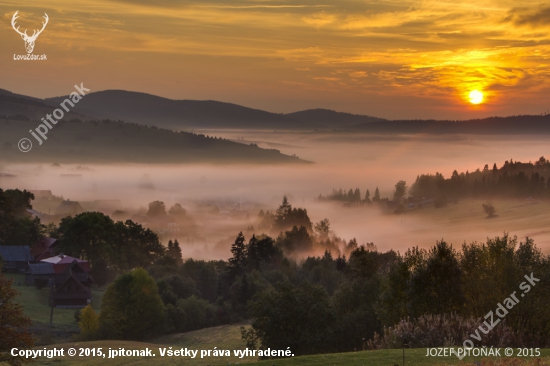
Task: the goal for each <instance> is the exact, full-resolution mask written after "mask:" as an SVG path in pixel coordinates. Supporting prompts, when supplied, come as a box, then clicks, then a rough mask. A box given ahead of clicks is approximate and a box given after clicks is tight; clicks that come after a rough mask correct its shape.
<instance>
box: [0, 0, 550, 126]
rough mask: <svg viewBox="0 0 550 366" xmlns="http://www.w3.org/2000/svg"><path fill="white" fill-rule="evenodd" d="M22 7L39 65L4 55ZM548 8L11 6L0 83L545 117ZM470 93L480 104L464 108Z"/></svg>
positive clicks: (60, 0)
mask: <svg viewBox="0 0 550 366" xmlns="http://www.w3.org/2000/svg"><path fill="white" fill-rule="evenodd" d="M114 5H116V6H114ZM16 10H19V14H20V15H21V17H20V19H19V20H18V24H19V23H20V24H21V27H22V29H23V28H28V29H33V28H35V27H36V26H37V25H40V22H41V17H42V15H43V13H44V12H46V13H47V14H48V16H49V17H50V23H49V24H48V27H47V29H46V30H45V31H44V32H43V33H42V34H41V35H40V38H39V39H38V41H37V43H36V48H35V53H36V54H40V53H45V54H47V56H48V61H47V62H43V63H26V62H16V61H14V60H13V59H10V57H11V58H13V57H12V55H13V54H21V53H24V52H25V51H24V48H23V43H22V40H21V37H19V36H18V35H17V33H15V32H14V30H13V29H12V27H11V24H10V21H11V17H12V15H13V13H14V12H15V11H16ZM548 14H550V6H549V5H548V3H547V2H545V1H542V0H532V1H530V2H529V3H528V4H525V6H522V7H518V6H517V3H516V2H514V1H512V0H499V1H497V0H476V1H475V2H474V0H464V1H463V2H460V3H456V2H454V1H448V0H442V1H432V0H426V1H421V2H416V1H412V0H365V1H360V2H359V1H355V0H340V1H335V0H333V1H322V2H321V1H320V0H295V1H291V2H290V1H289V2H283V1H281V0H263V1H258V0H223V1H222V0H204V1H200V2H197V1H183V2H174V1H170V0H136V1H130V0H72V1H69V0H52V1H50V2H47V3H45V2H44V1H42V0H40V1H39V0H29V1H28V2H25V3H24V4H22V3H21V2H20V1H15V0H5V1H4V2H3V3H2V4H0V18H2V22H0V42H1V44H2V50H3V52H0V69H1V70H3V71H4V72H3V75H2V83H0V89H7V90H10V91H12V92H15V93H20V94H26V95H31V96H35V97H52V96H57V95H62V94H64V93H66V92H67V89H70V86H71V85H74V83H75V82H76V81H75V79H83V80H82V81H87V82H88V83H89V84H90V86H91V87H92V89H93V90H94V91H99V90H105V89H125V90H134V91H141V92H146V93H150V94H156V95H160V96H163V97H168V98H172V99H215V100H221V101H225V102H231V103H237V104H241V105H245V106H248V107H253V108H259V109H264V110H268V111H271V112H293V111H297V110H303V109H309V108H329V109H335V110H339V111H344V112H351V113H357V114H367V115H374V116H379V117H385V118H445V119H446V118H471V117H475V118H477V117H480V116H482V115H485V116H488V115H512V114H540V113H541V112H544V111H546V110H547V101H546V99H547V98H546V96H547V95H549V94H550V32H549V30H550V24H549V23H548V22H547V15H548ZM88 80H89V81H88ZM473 90H478V91H481V92H482V93H484V94H485V95H484V98H483V99H482V100H481V102H480V103H483V105H484V108H464V104H465V103H468V102H470V101H471V99H472V98H469V95H468V93H469V92H471V91H473ZM497 90H498V92H495V91H497ZM488 98H490V103H487V100H488ZM475 100H477V99H475ZM396 102H397V103H398V104H399V106H400V108H394V106H395V103H396ZM472 104H475V103H472ZM478 104H479V103H478Z"/></svg>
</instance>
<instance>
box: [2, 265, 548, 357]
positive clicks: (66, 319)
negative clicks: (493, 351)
mask: <svg viewBox="0 0 550 366" xmlns="http://www.w3.org/2000/svg"><path fill="white" fill-rule="evenodd" d="M8 276H9V277H11V278H13V279H14V287H15V288H16V289H17V291H18V292H19V295H18V298H17V300H18V302H20V303H22V304H24V311H25V314H26V315H27V316H29V317H30V318H31V320H32V321H33V327H32V329H31V330H32V331H33V332H34V333H35V334H36V336H37V347H36V348H37V349H42V348H43V346H42V345H43V344H50V345H49V346H47V348H54V347H56V348H63V349H65V357H58V358H53V359H48V358H45V357H43V358H40V359H38V360H36V362H35V363H36V364H40V365H68V366H71V365H75V366H76V365H78V366H86V365H98V364H105V365H113V366H117V365H150V364H154V365H228V364H244V363H246V364H249V365H258V366H261V365H265V366H268V365H274V366H279V365H281V366H282V365H318V366H325V365H388V366H394V365H396V364H397V365H402V362H403V351H402V350H379V351H360V352H349V353H337V354H322V355H313V356H301V357H291V358H284V359H274V360H266V361H258V358H257V357H244V358H239V357H236V356H234V354H233V350H241V349H244V348H245V345H244V343H243V341H242V340H241V333H240V327H241V326H243V325H244V326H249V323H243V324H236V325H225V326H219V327H213V328H207V329H201V330H197V331H193V332H187V333H180V334H172V335H167V336H163V337H160V338H157V339H154V340H152V341H150V342H148V343H143V342H132V341H94V342H70V340H71V338H72V337H74V335H76V334H77V332H78V327H77V324H76V322H75V320H74V310H73V309H54V322H53V325H54V326H53V328H50V327H49V314H50V313H49V310H50V309H49V307H48V303H47V301H48V290H47V289H42V290H38V289H36V288H35V287H34V286H25V285H24V276H23V275H19V274H16V275H13V274H10V275H8ZM93 294H94V299H93V301H92V306H93V307H94V308H95V309H96V310H97V311H98V310H99V308H100V306H101V295H102V291H98V290H97V289H96V290H94V291H93ZM98 347H101V348H102V351H103V352H104V353H106V354H107V357H108V351H109V349H110V348H112V349H119V348H126V349H139V350H143V349H146V348H149V349H151V350H152V352H153V353H155V354H156V357H120V358H114V359H108V358H102V357H101V358H97V357H77V356H76V357H69V356H67V350H68V349H69V348H75V349H77V350H78V349H80V348H98ZM164 347H166V348H169V347H172V349H173V350H176V349H181V348H184V349H185V348H188V349H192V350H198V351H199V354H198V356H197V357H196V358H195V359H191V358H189V357H160V352H159V348H164ZM215 347H216V348H217V349H218V350H229V351H230V352H231V357H225V356H224V357H212V356H211V357H208V356H206V357H204V358H201V357H200V351H201V350H213V349H214V348H215ZM541 357H544V358H545V359H546V360H548V361H550V350H542V351H541ZM479 360H480V358H477V359H475V358H473V357H470V358H465V359H464V361H467V363H460V362H459V360H458V358H456V357H454V356H453V357H445V358H443V357H426V349H425V348H424V349H406V350H405V365H418V366H429V365H434V366H436V365H458V364H465V365H471V364H472V363H471V362H472V361H479Z"/></svg>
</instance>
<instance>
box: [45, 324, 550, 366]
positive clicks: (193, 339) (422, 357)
mask: <svg viewBox="0 0 550 366" xmlns="http://www.w3.org/2000/svg"><path fill="white" fill-rule="evenodd" d="M239 327H240V326H239V325H231V326H221V327H214V328H208V329H202V330H199V331H194V332H188V333H183V334H177V335H172V336H166V337H162V338H159V339H157V340H154V341H151V342H149V343H140V342H129V341H96V342H76V343H66V344H59V345H56V347H58V348H61V347H62V348H63V349H65V354H66V353H67V350H68V349H69V348H71V347H72V348H75V349H77V350H78V349H80V348H97V347H102V351H103V352H108V350H109V348H112V349H118V348H121V347H123V348H126V349H146V348H149V349H151V350H152V352H153V353H155V354H156V356H155V357H120V358H114V359H108V358H107V357H108V356H106V358H97V357H95V358H94V357H77V356H75V357H68V356H65V357H58V358H53V359H46V358H42V359H39V360H38V361H37V362H36V363H37V364H39V365H67V366H71V365H82V366H86V365H98V364H105V365H113V366H119V365H151V364H152V365H212V366H213V365H220V366H221V365H228V364H231V365H234V364H237V363H238V364H248V365H256V366H268V365H269V366H271V365H274V366H279V365H280V366H283V365H311V366H328V365H334V366H336V365H342V366H343V365H376V366H378V365H380V366H394V365H402V362H403V351H402V350H400V349H395V350H379V351H360V352H349V353H336V354H323V355H313V356H300V357H290V358H284V359H273V360H266V361H258V360H257V359H255V358H252V357H248V358H242V359H239V358H238V357H234V356H232V357H204V358H200V350H208V349H213V348H214V347H217V349H220V350H230V351H231V352H232V351H233V350H234V349H243V348H244V344H243V343H242V341H240V333H239ZM53 347H54V346H49V347H48V348H53ZM159 347H160V348H164V347H173V349H180V348H186V347H187V348H190V349H193V350H199V355H198V356H197V358H195V359H191V358H189V357H160V354H159V351H158V349H159ZM503 358H505V359H508V360H510V359H512V358H506V357H503ZM539 358H543V359H544V360H545V361H550V350H549V349H546V350H541V357H539ZM526 359H528V358H526ZM480 360H481V358H474V357H466V358H465V359H464V361H460V360H458V358H456V357H454V356H453V357H426V349H425V348H422V349H406V350H405V365H415V366H431V365H433V366H438V365H474V363H473V362H474V361H480ZM530 360H533V361H534V359H530ZM517 365H519V364H517ZM539 365H541V366H542V365H543V364H539Z"/></svg>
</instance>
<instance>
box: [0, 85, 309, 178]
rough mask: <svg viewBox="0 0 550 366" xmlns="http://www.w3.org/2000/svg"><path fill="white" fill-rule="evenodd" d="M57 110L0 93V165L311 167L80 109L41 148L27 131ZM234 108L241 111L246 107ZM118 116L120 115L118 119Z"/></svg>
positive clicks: (269, 152) (273, 153)
mask: <svg viewBox="0 0 550 366" xmlns="http://www.w3.org/2000/svg"><path fill="white" fill-rule="evenodd" d="M130 94H133V93H130ZM88 97H90V99H94V98H93V95H89V96H86V97H85V98H84V99H82V101H84V100H86V98H88ZM161 99H162V98H161ZM82 101H81V102H82ZM215 103H216V102H215ZM219 104H220V105H223V104H224V103H219ZM58 106H59V103H57V104H55V102H52V101H51V100H40V99H36V98H31V97H27V96H23V95H17V94H13V93H10V92H7V91H5V90H0V162H9V163H15V162H40V163H50V164H51V163H54V162H55V163H66V164H71V163H206V164H208V163H214V164H233V163H244V164H288V163H290V164H304V163H308V162H307V161H304V160H301V159H299V158H298V157H296V156H288V155H285V154H281V152H280V151H279V150H276V149H262V148H260V147H258V146H257V145H256V144H244V143H239V142H234V141H229V140H226V139H221V138H219V137H213V136H208V135H204V134H195V133H191V132H184V131H180V132H175V131H173V130H171V129H166V128H161V127H157V126H156V125H155V124H156V123H154V122H151V121H147V122H148V124H149V126H144V124H146V123H143V125H140V124H138V123H127V122H121V121H114V120H113V118H112V117H111V118H102V119H101V120H100V121H98V120H97V118H96V119H93V116H90V114H87V113H82V112H81V111H79V109H78V108H75V110H76V111H75V112H72V113H66V114H65V117H64V119H63V120H61V121H58V123H57V124H56V125H55V126H53V128H52V129H51V131H49V132H48V133H47V141H42V143H41V144H40V143H39V141H36V140H35V139H34V138H33V137H32V136H31V134H30V132H29V131H30V130H34V129H35V128H36V127H37V126H38V124H39V123H40V122H39V120H40V119H41V118H43V117H45V116H46V114H48V113H49V114H51V113H52V111H53V109H54V108H55V107H58ZM77 106H79V104H77ZM236 107H237V108H236V109H237V110H238V109H241V110H246V109H247V108H243V107H239V106H236ZM260 112H261V111H260ZM262 113H267V112H262ZM120 117H121V116H117V119H118V118H120ZM124 119H125V120H126V121H127V120H128V119H127V118H124ZM155 122H156V120H155ZM22 138H27V139H29V140H30V141H31V142H32V144H33V146H32V149H31V151H29V152H26V153H23V152H21V151H19V149H18V142H19V141H20V140H21V139H22ZM0 176H1V177H5V176H3V175H0Z"/></svg>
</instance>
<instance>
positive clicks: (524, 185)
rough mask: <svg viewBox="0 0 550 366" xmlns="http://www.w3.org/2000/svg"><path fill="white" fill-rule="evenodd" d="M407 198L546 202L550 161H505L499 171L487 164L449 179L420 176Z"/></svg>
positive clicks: (549, 190) (439, 174) (435, 176)
mask: <svg viewBox="0 0 550 366" xmlns="http://www.w3.org/2000/svg"><path fill="white" fill-rule="evenodd" d="M409 193H410V195H412V196H414V197H418V198H423V197H426V198H427V197H430V198H437V197H441V196H446V197H448V198H463V197H480V198H492V197H507V198H528V197H532V198H548V197H550V161H548V160H546V159H545V158H544V157H541V158H540V159H539V160H537V161H536V162H535V163H531V162H529V163H522V162H519V161H513V160H512V159H510V160H509V161H508V160H507V161H505V162H504V164H503V165H502V166H501V167H500V168H499V167H498V166H497V165H496V163H495V164H493V167H492V168H489V165H488V164H486V165H485V167H484V168H483V170H480V169H477V170H476V171H474V172H471V173H470V172H468V171H466V172H465V173H464V172H463V173H458V172H457V171H456V170H455V171H454V172H453V173H452V175H451V177H450V178H445V177H444V176H443V175H442V174H441V173H435V174H433V175H432V174H423V175H419V176H418V177H417V178H416V181H415V182H414V184H413V185H412V186H411V189H410V191H409Z"/></svg>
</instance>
